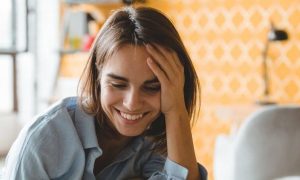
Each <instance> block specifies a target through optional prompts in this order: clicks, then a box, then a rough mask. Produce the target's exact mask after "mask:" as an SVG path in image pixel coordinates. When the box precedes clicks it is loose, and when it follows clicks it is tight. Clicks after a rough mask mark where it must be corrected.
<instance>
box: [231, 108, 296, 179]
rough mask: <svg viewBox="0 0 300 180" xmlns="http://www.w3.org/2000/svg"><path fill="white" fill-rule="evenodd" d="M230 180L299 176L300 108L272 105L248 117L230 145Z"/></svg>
mask: <svg viewBox="0 0 300 180" xmlns="http://www.w3.org/2000/svg"><path fill="white" fill-rule="evenodd" d="M233 156H234V158H233V161H234V162H233V167H234V168H233V177H234V180H272V179H276V178H280V177H285V176H299V175H300V106H298V105H278V106H277V105H272V106H267V107H264V108H262V109H260V110H259V111H257V112H255V113H253V114H252V115H250V116H249V117H248V118H247V119H246V120H245V122H244V123H243V124H242V125H241V128H240V129H239V131H238V133H237V139H236V141H235V143H234V152H233Z"/></svg>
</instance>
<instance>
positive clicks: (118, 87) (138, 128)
mask: <svg viewBox="0 0 300 180" xmlns="http://www.w3.org/2000/svg"><path fill="white" fill-rule="evenodd" d="M147 57H149V54H148V52H147V50H146V48H145V47H144V46H134V45H124V46H123V47H121V48H120V49H119V50H118V51H117V52H116V53H114V55H113V56H112V57H111V58H109V59H108V60H107V61H106V63H105V64H104V66H103V69H102V74H101V81H100V83H101V105H102V108H103V110H104V112H105V113H106V115H107V116H108V118H109V121H110V123H111V124H113V126H114V127H115V128H116V129H117V130H118V132H119V133H120V134H122V135H124V136H137V135H140V134H142V133H143V132H144V131H145V130H146V129H147V127H148V126H149V125H150V124H151V123H152V122H153V121H154V120H155V119H156V118H157V117H158V116H159V114H160V100H161V98H160V83H159V81H158V80H157V78H156V77H155V76H154V74H153V72H152V71H151V70H150V68H149V67H148V65H147V61H146V59H147Z"/></svg>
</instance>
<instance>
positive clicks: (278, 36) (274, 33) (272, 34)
mask: <svg viewBox="0 0 300 180" xmlns="http://www.w3.org/2000/svg"><path fill="white" fill-rule="evenodd" d="M287 39H288V34H287V32H286V31H285V30H280V29H277V28H275V26H274V25H273V23H271V29H270V31H269V33H268V39H267V41H266V44H265V49H264V51H263V54H262V55H263V64H262V65H263V69H262V70H263V71H262V75H263V80H264V97H263V98H264V99H263V100H262V101H259V102H258V103H259V104H261V105H270V104H275V103H274V102H272V101H269V100H268V98H269V94H270V87H269V74H268V63H267V56H268V50H269V43H270V42H273V41H285V40H287Z"/></svg>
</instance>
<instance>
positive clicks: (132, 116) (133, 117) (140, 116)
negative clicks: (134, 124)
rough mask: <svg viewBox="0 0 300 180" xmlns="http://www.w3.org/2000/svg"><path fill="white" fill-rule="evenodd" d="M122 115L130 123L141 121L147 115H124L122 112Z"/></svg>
mask: <svg viewBox="0 0 300 180" xmlns="http://www.w3.org/2000/svg"><path fill="white" fill-rule="evenodd" d="M119 113H120V115H121V116H122V117H123V118H124V119H126V120H129V121H135V120H138V119H141V118H143V117H144V115H145V114H146V113H141V114H128V113H124V112H122V111H119Z"/></svg>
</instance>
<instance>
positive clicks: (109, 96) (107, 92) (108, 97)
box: [101, 87, 118, 106]
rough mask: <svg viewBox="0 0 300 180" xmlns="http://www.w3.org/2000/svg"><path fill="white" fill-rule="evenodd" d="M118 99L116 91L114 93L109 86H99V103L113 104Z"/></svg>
mask: <svg viewBox="0 0 300 180" xmlns="http://www.w3.org/2000/svg"><path fill="white" fill-rule="evenodd" d="M117 100H118V96H117V93H115V92H114V91H113V90H112V89H111V88H110V87H103V88H101V104H102V106H107V105H110V104H113V103H114V102H116V101H117Z"/></svg>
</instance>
